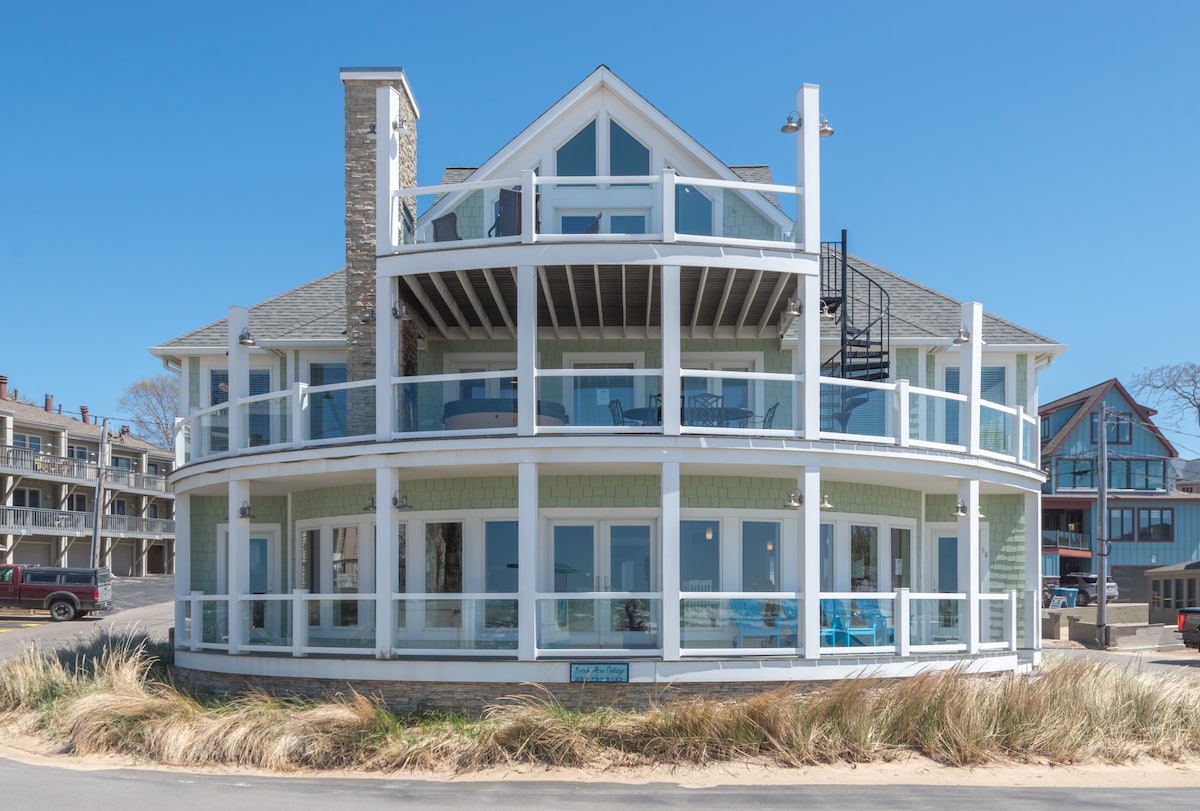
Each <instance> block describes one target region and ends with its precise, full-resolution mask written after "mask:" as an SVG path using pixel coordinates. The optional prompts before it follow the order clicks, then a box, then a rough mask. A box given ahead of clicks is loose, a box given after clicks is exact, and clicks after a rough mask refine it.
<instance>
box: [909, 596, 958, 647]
mask: <svg viewBox="0 0 1200 811" xmlns="http://www.w3.org/2000/svg"><path fill="white" fill-rule="evenodd" d="M965 602H966V598H965V597H953V596H946V597H934V596H932V595H920V596H917V595H912V597H911V599H910V601H909V606H910V608H911V611H912V618H911V620H910V623H911V628H912V636H911V638H910V644H911V645H912V646H913V647H917V646H921V645H962V644H965V642H964V639H965V637H964V636H963V626H962V615H963V606H964V603H965Z"/></svg>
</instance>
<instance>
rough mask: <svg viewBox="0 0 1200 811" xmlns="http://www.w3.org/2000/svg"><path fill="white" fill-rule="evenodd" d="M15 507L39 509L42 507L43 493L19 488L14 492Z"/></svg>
mask: <svg viewBox="0 0 1200 811" xmlns="http://www.w3.org/2000/svg"><path fill="white" fill-rule="evenodd" d="M13 506H14V507H30V508H33V509H38V508H39V507H41V506H42V491H41V490H30V489H29V488H26V487H18V488H17V489H16V490H13Z"/></svg>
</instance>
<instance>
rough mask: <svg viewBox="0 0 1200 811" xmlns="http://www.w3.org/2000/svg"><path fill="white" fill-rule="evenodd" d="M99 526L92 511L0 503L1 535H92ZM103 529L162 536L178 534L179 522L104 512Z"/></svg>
mask: <svg viewBox="0 0 1200 811" xmlns="http://www.w3.org/2000/svg"><path fill="white" fill-rule="evenodd" d="M95 525H96V524H95V519H94V517H93V515H92V513H90V512H74V511H71V510H48V509H44V508H39V507H3V506H0V534H5V535H56V536H64V535H67V536H82V535H91V534H92V527H94V526H95ZM100 531H101V533H103V534H104V535H119V536H122V537H124V536H130V537H146V538H162V537H166V536H171V535H174V534H175V521H174V520H172V519H170V518H142V517H140V516H136V515H104V516H101V521H100Z"/></svg>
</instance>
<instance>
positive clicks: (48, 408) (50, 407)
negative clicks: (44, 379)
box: [46, 394, 54, 414]
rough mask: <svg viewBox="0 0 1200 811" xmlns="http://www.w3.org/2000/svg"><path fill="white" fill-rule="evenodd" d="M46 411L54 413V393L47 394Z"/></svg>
mask: <svg viewBox="0 0 1200 811" xmlns="http://www.w3.org/2000/svg"><path fill="white" fill-rule="evenodd" d="M46 413H47V414H53V413H54V395H53V394H47V395H46Z"/></svg>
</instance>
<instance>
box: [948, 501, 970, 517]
mask: <svg viewBox="0 0 1200 811" xmlns="http://www.w3.org/2000/svg"><path fill="white" fill-rule="evenodd" d="M950 517H951V518H966V517H967V505H966V504H964V503H963V502H962V500H961V499H960V500H959V502H958V505H957V506H956V507H955V508H954V512H952V513H950Z"/></svg>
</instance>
